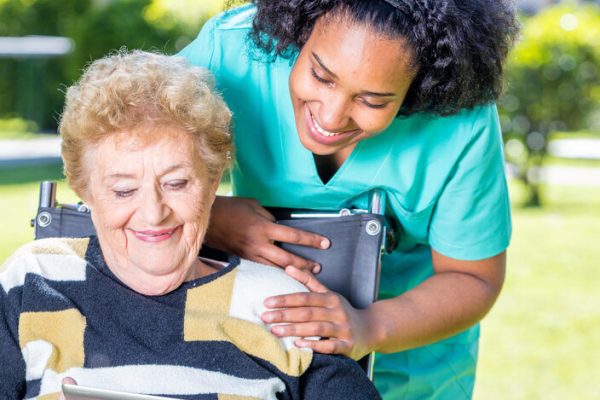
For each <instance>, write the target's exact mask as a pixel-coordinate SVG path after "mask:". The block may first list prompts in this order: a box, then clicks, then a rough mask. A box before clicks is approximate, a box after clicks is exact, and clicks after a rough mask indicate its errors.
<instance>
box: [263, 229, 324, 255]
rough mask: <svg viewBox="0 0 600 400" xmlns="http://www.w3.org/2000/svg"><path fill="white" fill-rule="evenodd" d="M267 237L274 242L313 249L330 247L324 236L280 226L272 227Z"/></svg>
mask: <svg viewBox="0 0 600 400" xmlns="http://www.w3.org/2000/svg"><path fill="white" fill-rule="evenodd" d="M269 236H270V237H271V239H273V240H275V241H276V242H282V243H290V244H297V245H300V246H307V247H314V248H315V249H328V248H329V246H330V245H331V242H330V241H329V239H327V238H326V237H325V236H321V235H317V234H316V233H311V232H306V231H303V230H301V229H296V228H291V227H289V226H285V225H281V224H278V225H276V227H272V228H271V231H270V235H269Z"/></svg>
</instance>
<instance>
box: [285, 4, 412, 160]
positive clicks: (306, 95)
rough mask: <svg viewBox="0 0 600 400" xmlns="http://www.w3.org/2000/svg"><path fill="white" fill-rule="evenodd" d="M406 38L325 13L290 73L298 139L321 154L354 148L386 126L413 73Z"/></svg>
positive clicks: (394, 114)
mask: <svg viewBox="0 0 600 400" xmlns="http://www.w3.org/2000/svg"><path fill="white" fill-rule="evenodd" d="M411 57H412V55H411V52H410V50H409V49H408V48H407V47H406V46H405V45H404V42H403V41H402V40H398V39H391V38H388V37H385V36H383V35H382V34H379V33H376V32H374V31H373V30H372V29H371V28H370V27H368V26H365V25H358V24H357V23H355V22H349V21H348V20H347V19H346V18H344V17H335V16H333V17H328V16H325V17H321V18H320V19H319V20H317V22H316V24H315V27H314V29H313V31H312V33H311V35H310V37H309V39H308V41H307V42H306V44H305V45H304V47H302V50H301V51H300V54H299V55H298V59H297V60H296V63H295V65H294V67H293V69H292V73H291V75H290V82H289V83H290V93H291V96H292V103H293V106H294V114H295V119H296V127H297V129H298V135H299V137H300V141H301V142H302V144H303V145H304V147H306V148H307V149H308V150H310V151H311V152H313V153H315V154H318V155H330V154H336V153H338V152H340V151H344V150H348V149H350V150H351V149H352V148H354V146H355V145H356V143H357V142H358V141H360V140H362V139H365V138H368V137H371V136H374V135H377V134H378V133H380V132H381V131H383V130H384V129H385V128H387V127H388V126H389V125H390V124H391V123H392V121H393V120H394V118H395V117H396V114H397V113H398V110H399V109H400V106H401V105H402V101H403V100H404V97H405V96H406V93H407V91H408V88H409V86H410V84H411V82H412V79H413V77H414V75H415V72H416V71H415V69H414V68H413V67H412V64H411V62H412V58H411Z"/></svg>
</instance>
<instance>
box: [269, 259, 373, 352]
mask: <svg viewBox="0 0 600 400" xmlns="http://www.w3.org/2000/svg"><path fill="white" fill-rule="evenodd" d="M285 272H286V273H287V274H288V275H290V276H291V277H293V278H294V279H296V280H297V281H299V282H300V283H302V284H304V286H306V287H307V288H308V289H309V290H310V292H304V293H292V294H288V295H282V296H273V297H268V298H266V299H265V306H266V307H267V308H275V309H279V308H284V309H282V310H273V311H266V312H264V313H263V314H262V316H261V318H262V320H263V322H265V323H268V324H272V323H282V324H285V325H275V326H273V327H272V328H271V332H273V333H274V334H275V335H277V336H299V337H301V338H305V337H310V336H318V337H321V338H322V339H321V340H309V339H298V340H296V342H295V344H296V346H298V347H305V348H311V349H313V350H314V351H316V352H318V353H327V354H344V355H346V356H348V357H350V358H352V359H354V360H359V359H361V358H362V357H363V356H365V355H367V354H369V353H371V352H372V351H373V350H374V346H373V344H372V343H374V338H371V337H370V331H371V330H370V329H369V315H368V313H369V311H368V310H357V309H355V308H353V307H352V306H351V305H350V303H348V301H347V300H346V299H345V298H344V297H343V296H341V295H339V294H337V293H335V292H332V291H331V290H329V289H327V288H326V287H325V286H324V285H323V284H322V283H321V282H319V281H318V280H317V279H316V278H315V276H314V275H312V274H311V273H309V272H307V271H302V270H299V269H297V268H294V267H291V266H290V267H287V268H286V269H285Z"/></svg>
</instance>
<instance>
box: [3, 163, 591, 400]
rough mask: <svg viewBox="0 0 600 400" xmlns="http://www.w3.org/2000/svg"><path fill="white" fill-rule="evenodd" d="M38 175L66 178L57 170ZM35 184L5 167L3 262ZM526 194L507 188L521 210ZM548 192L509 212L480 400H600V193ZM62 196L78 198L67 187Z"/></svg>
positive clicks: (25, 232) (30, 206)
mask: <svg viewBox="0 0 600 400" xmlns="http://www.w3.org/2000/svg"><path fill="white" fill-rule="evenodd" d="M40 173H43V174H44V175H45V177H46V178H52V177H60V169H59V168H58V167H56V166H55V167H48V168H44V170H43V171H42V172H40V171H38V175H37V176H40V175H39V174H40ZM19 174H20V175H19ZM31 179H34V171H27V170H19V171H12V172H10V173H9V172H7V171H6V170H0V207H2V208H3V209H4V210H5V212H4V214H5V216H4V221H3V223H2V224H0V242H1V243H3V244H2V247H1V248H0V262H2V261H4V260H5V259H6V258H7V257H8V256H9V254H10V253H11V252H12V251H13V250H14V249H15V248H16V247H17V246H19V245H20V244H21V243H24V242H27V241H28V240H30V239H31V237H32V235H33V230H32V228H30V227H29V220H30V218H31V217H32V216H33V215H34V213H35V209H36V207H37V201H38V199H37V198H38V183H37V182H28V181H29V180H31ZM19 180H21V181H22V182H23V181H25V183H16V182H17V181H19ZM520 189H521V188H520V187H519V186H518V185H517V184H516V183H512V184H511V197H512V198H513V201H514V203H515V204H518V202H519V200H520V198H521V192H522V191H521V190H520ZM224 190H225V191H226V190H227V189H224ZM544 193H545V199H546V206H545V207H544V208H542V209H528V208H520V207H518V206H515V207H514V208H513V221H514V228H513V240H512V244H511V247H510V249H509V253H508V254H509V256H508V265H509V270H508V275H507V279H506V284H505V287H504V290H503V293H502V295H501V297H500V299H499V301H498V303H497V305H496V307H495V308H494V309H493V310H492V312H491V313H490V314H489V315H488V316H487V317H486V319H485V320H484V322H483V328H482V339H481V349H480V367H479V370H478V378H477V384H476V388H475V398H476V399H482V400H483V399H484V400H494V399H511V400H518V399H592V398H600V388H599V386H598V384H597V377H598V371H600V335H599V334H598V332H599V331H600V312H599V311H598V310H599V309H600V297H599V296H598V294H597V292H598V286H599V283H600V268H598V260H600V246H599V245H598V241H599V239H600V204H599V203H600V188H599V187H596V188H593V187H574V186H550V187H545V190H544ZM58 197H59V200H62V201H73V200H74V199H75V197H74V196H73V194H72V193H71V192H70V191H69V190H68V189H67V188H66V185H65V184H64V183H63V184H61V185H60V186H59V189H58Z"/></svg>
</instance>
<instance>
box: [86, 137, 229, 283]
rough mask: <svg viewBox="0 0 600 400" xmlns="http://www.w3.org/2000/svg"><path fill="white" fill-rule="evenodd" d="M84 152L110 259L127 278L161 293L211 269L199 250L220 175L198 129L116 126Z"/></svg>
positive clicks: (91, 201)
mask: <svg viewBox="0 0 600 400" xmlns="http://www.w3.org/2000/svg"><path fill="white" fill-rule="evenodd" d="M84 156H85V166H86V171H87V173H88V176H89V185H88V188H89V189H88V192H87V193H86V194H85V196H84V197H85V198H84V200H85V201H86V203H87V204H88V205H89V206H90V208H91V210H92V220H93V222H94V226H95V227H96V231H97V233H98V239H99V241H100V247H101V249H102V253H103V255H104V258H105V260H106V263H107V265H108V266H109V268H110V270H111V271H112V272H113V273H114V274H115V275H116V276H117V277H118V278H119V279H120V280H121V281H122V282H123V283H125V284H126V285H127V286H129V287H130V288H132V289H133V290H135V291H137V292H139V293H142V294H146V295H160V294H164V293H168V292H170V291H172V290H174V289H176V288H177V287H179V286H180V285H181V283H182V282H184V281H186V280H190V279H193V278H196V277H199V276H203V275H206V274H208V273H209V272H211V271H210V268H209V267H207V266H205V265H203V264H202V263H200V262H199V261H198V260H197V255H198V251H199V249H200V245H201V243H202V240H203V238H204V234H205V232H206V229H207V226H208V220H209V216H210V208H211V206H212V203H213V201H214V198H215V192H216V188H217V185H218V181H219V177H216V178H214V179H210V178H209V176H208V173H207V168H206V166H205V164H204V162H203V161H202V159H201V157H200V155H199V152H198V148H197V144H196V141H195V140H194V138H193V137H192V135H191V134H189V133H187V132H185V131H184V130H181V129H176V128H160V127H151V128H150V127H147V128H139V129H137V130H136V131H135V132H119V133H113V134H111V135H109V136H108V137H107V138H106V139H104V140H103V141H101V142H100V143H99V144H97V145H95V146H93V147H92V148H90V149H88V150H87V152H86V153H85V155H84Z"/></svg>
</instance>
